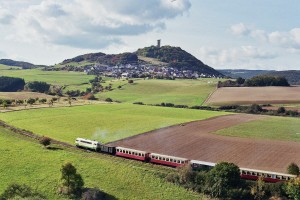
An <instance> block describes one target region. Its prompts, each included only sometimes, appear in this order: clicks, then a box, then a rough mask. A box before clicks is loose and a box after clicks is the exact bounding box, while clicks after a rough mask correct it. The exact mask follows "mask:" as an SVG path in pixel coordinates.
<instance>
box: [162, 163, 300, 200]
mask: <svg viewBox="0 0 300 200" xmlns="http://www.w3.org/2000/svg"><path fill="white" fill-rule="evenodd" d="M289 167H290V168H293V170H295V169H294V168H295V164H294V163H292V164H291V165H290V166H289ZM297 167H298V166H297V165H296V168H297ZM296 171H297V170H296ZM298 174H299V168H298ZM165 179H166V180H167V181H169V182H172V183H175V184H177V185H180V186H183V187H185V188H187V189H191V190H194V191H196V192H199V193H202V194H205V195H207V196H209V197H210V198H218V199H249V200H251V199H270V198H271V197H277V198H287V197H289V198H292V199H300V190H299V189H300V184H299V183H300V179H299V178H296V179H293V180H291V181H289V182H287V183H283V182H279V183H265V182H264V181H263V179H262V177H260V178H259V179H258V180H257V181H246V180H243V179H241V177H240V170H239V168H238V166H236V165H235V164H233V163H228V162H221V163H218V164H217V165H216V166H215V167H213V168H212V169H208V168H201V169H199V170H198V171H193V170H192V168H191V167H190V166H189V165H186V166H183V167H179V168H178V170H177V171H176V172H175V173H171V174H168V175H167V176H166V178H165Z"/></svg>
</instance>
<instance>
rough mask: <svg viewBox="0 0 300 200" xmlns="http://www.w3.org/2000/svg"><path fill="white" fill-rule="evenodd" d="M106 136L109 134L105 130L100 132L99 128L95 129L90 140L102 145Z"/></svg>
mask: <svg viewBox="0 0 300 200" xmlns="http://www.w3.org/2000/svg"><path fill="white" fill-rule="evenodd" d="M107 134H109V132H108V131H107V130H102V129H100V128H97V129H96V131H95V132H94V133H93V135H92V137H91V138H92V139H93V140H97V141H99V142H101V143H103V141H104V140H105V139H106V136H107Z"/></svg>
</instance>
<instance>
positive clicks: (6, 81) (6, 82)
mask: <svg viewBox="0 0 300 200" xmlns="http://www.w3.org/2000/svg"><path fill="white" fill-rule="evenodd" d="M24 85H25V81H24V79H21V78H14V77H7V76H0V92H16V91H18V90H23V89H24Z"/></svg>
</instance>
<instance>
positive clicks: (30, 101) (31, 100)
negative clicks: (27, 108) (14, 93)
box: [27, 98, 35, 105]
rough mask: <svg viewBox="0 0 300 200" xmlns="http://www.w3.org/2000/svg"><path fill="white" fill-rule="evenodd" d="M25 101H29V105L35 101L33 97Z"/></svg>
mask: <svg viewBox="0 0 300 200" xmlns="http://www.w3.org/2000/svg"><path fill="white" fill-rule="evenodd" d="M27 103H29V104H30V105H32V104H34V103H35V99H33V98H29V99H28V100H27Z"/></svg>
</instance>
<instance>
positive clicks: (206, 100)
mask: <svg viewBox="0 0 300 200" xmlns="http://www.w3.org/2000/svg"><path fill="white" fill-rule="evenodd" d="M217 90H218V85H216V88H215V89H214V91H212V92H211V93H210V94H209V95H208V97H207V98H206V99H205V101H204V102H203V103H202V104H201V106H202V105H203V104H205V105H206V103H207V102H208V100H209V99H210V97H211V96H212V95H213V94H214V93H215V92H216V91H217Z"/></svg>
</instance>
